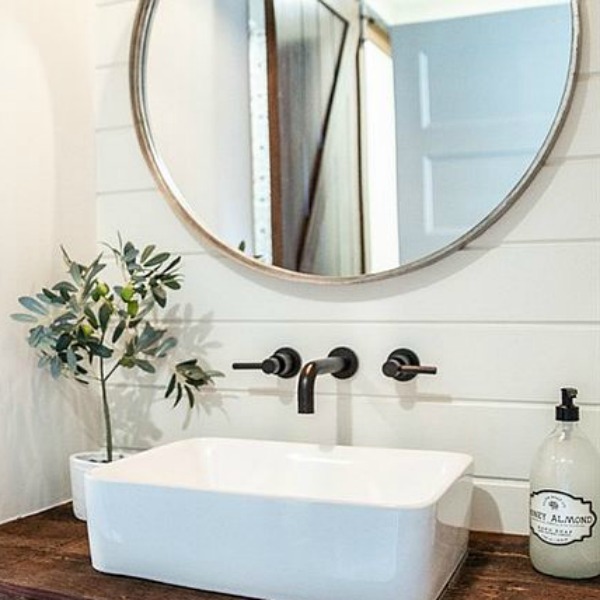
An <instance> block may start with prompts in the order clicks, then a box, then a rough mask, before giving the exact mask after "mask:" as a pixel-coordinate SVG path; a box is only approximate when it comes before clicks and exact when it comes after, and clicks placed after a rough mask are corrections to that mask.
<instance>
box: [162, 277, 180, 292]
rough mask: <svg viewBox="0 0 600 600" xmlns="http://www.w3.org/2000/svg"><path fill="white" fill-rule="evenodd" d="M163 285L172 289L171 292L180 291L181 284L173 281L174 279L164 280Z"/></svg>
mask: <svg viewBox="0 0 600 600" xmlns="http://www.w3.org/2000/svg"><path fill="white" fill-rule="evenodd" d="M163 285H165V286H166V287H168V288H170V289H172V290H180V289H181V284H179V283H177V281H175V280H174V279H168V280H167V279H165V280H164V281H163Z"/></svg>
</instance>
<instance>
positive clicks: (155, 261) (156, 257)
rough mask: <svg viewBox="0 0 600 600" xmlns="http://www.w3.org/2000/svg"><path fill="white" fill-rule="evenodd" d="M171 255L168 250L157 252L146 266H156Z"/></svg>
mask: <svg viewBox="0 0 600 600" xmlns="http://www.w3.org/2000/svg"><path fill="white" fill-rule="evenodd" d="M170 257H171V255H170V254H169V253H168V252H159V253H158V254H155V255H154V256H153V257H152V258H151V259H150V260H149V261H148V262H147V263H146V264H145V265H144V266H145V267H156V266H157V265H160V264H162V263H164V262H165V261H166V260H169V258H170Z"/></svg>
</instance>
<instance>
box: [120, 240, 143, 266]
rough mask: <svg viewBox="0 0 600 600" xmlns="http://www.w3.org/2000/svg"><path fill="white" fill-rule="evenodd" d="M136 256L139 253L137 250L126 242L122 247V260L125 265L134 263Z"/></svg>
mask: <svg viewBox="0 0 600 600" xmlns="http://www.w3.org/2000/svg"><path fill="white" fill-rule="evenodd" d="M138 254H139V252H138V250H137V248H136V247H135V246H134V245H133V244H132V243H131V242H127V243H126V244H125V246H124V247H123V260H124V261H125V262H126V263H132V262H135V260H136V259H137V257H138Z"/></svg>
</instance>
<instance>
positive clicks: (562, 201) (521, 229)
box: [470, 157, 600, 248]
mask: <svg viewBox="0 0 600 600" xmlns="http://www.w3.org/2000/svg"><path fill="white" fill-rule="evenodd" d="M582 215H583V216H584V218H582ZM592 239H597V240H600V157H598V158H593V159H588V160H574V161H567V162H565V163H563V164H561V165H553V166H548V167H545V168H543V169H542V170H541V171H540V173H539V175H538V176H537V177H536V178H535V180H534V181H533V183H532V184H531V186H530V187H529V189H528V190H527V191H526V192H525V193H524V194H523V196H522V197H521V198H520V199H519V200H518V201H517V203H516V204H515V205H514V206H513V207H512V208H511V209H510V211H509V212H508V213H507V214H506V215H505V216H504V217H503V218H502V219H501V220H500V221H499V222H498V223H497V224H496V225H495V226H494V227H492V228H491V229H489V230H488V231H487V232H485V233H484V234H483V235H482V236H481V237H480V238H478V239H477V240H475V241H474V242H473V243H472V244H470V247H471V248H486V247H487V248H491V247H494V246H497V245H499V244H502V243H512V242H527V241H545V240H554V241H556V240H564V241H569V240H592Z"/></svg>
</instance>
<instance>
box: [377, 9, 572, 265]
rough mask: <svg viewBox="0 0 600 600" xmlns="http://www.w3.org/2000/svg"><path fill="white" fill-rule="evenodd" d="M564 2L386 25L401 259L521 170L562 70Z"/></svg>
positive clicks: (466, 217)
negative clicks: (391, 68)
mask: <svg viewBox="0 0 600 600" xmlns="http://www.w3.org/2000/svg"><path fill="white" fill-rule="evenodd" d="M569 11H570V7H569V4H568V3H562V4H559V5H556V4H555V5H550V6H542V7H537V8H527V9H516V10H507V11H503V12H496V13H492V14H485V15H480V16H471V17H459V18H452V19H445V20H437V21H431V22H425V23H416V24H415V23H413V24H407V25H394V26H391V27H390V28H389V32H390V38H391V44H392V52H393V58H394V79H395V82H394V86H395V102H396V128H397V129H396V132H397V133H396V137H397V185H398V205H399V211H398V212H399V214H400V221H399V238H400V259H401V262H402V263H406V262H410V261H412V260H416V259H418V258H421V257H423V256H425V255H427V254H429V253H430V252H435V251H436V250H439V249H441V248H443V247H444V246H445V245H447V244H448V243H451V242H452V241H454V240H455V239H456V238H457V237H460V236H461V235H463V234H464V233H466V232H467V231H469V230H470V229H471V228H473V227H474V226H475V225H476V224H477V223H479V222H480V221H482V220H483V219H484V218H485V217H486V216H487V215H488V214H489V213H490V211H491V210H493V209H494V208H495V207H496V205H497V203H498V198H504V197H506V196H507V194H509V193H510V191H511V189H513V188H514V187H515V186H516V184H517V183H518V182H519V180H520V179H521V178H522V177H523V176H524V175H525V173H526V171H527V169H528V168H529V165H530V164H531V162H532V157H533V156H534V155H535V154H536V152H537V149H538V148H540V146H541V145H542V143H543V141H544V139H545V137H546V135H547V134H548V131H549V129H550V127H551V124H552V122H553V120H554V118H555V116H556V112H557V105H556V92H555V90H556V89H561V87H562V86H563V83H564V81H565V77H566V73H567V72H568V69H569V56H568V53H565V52H564V48H565V47H568V46H569V43H570V38H571V29H570V19H569Z"/></svg>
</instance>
